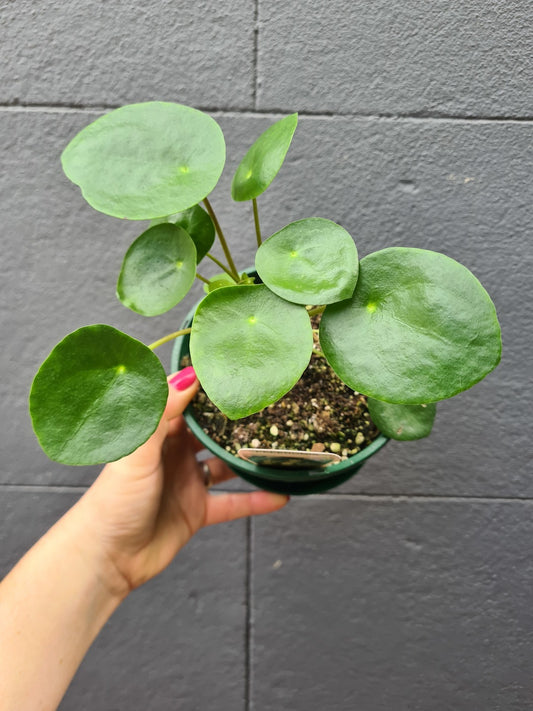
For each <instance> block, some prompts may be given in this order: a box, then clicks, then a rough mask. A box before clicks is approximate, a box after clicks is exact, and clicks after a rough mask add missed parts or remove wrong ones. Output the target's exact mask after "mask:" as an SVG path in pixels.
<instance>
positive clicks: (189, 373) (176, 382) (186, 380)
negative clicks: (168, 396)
mask: <svg viewBox="0 0 533 711" xmlns="http://www.w3.org/2000/svg"><path fill="white" fill-rule="evenodd" d="M196 379H197V378H196V373H195V372H194V368H193V367H192V365H189V366H188V368H184V369H183V370H180V372H179V373H176V375H175V376H174V377H173V378H171V379H170V380H169V381H168V382H169V383H170V384H171V385H172V387H173V388H176V390H180V391H181V390H187V388H190V387H191V385H192V384H193V383H195V382H196Z"/></svg>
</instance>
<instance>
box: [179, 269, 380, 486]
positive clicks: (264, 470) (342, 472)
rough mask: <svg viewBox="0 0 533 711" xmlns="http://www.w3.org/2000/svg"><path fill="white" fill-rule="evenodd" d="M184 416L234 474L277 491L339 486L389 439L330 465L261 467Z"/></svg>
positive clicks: (189, 414)
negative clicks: (245, 458)
mask: <svg viewBox="0 0 533 711" xmlns="http://www.w3.org/2000/svg"><path fill="white" fill-rule="evenodd" d="M247 272H249V273H253V270H251V269H250V270H247ZM195 310H196V306H195V307H194V308H193V309H192V310H191V311H190V312H189V313H188V314H187V316H186V318H185V320H184V322H183V324H182V326H181V327H182V328H188V327H189V326H190V325H191V323H192V320H193V316H194V312H195ZM189 340H190V339H189V335H185V336H182V337H180V338H178V339H176V342H175V344H174V348H173V350H172V357H171V369H172V372H175V371H177V370H179V369H180V363H181V360H182V358H183V357H184V356H188V355H189ZM184 417H185V420H186V422H187V425H188V427H189V429H190V430H191V432H192V433H193V434H194V435H195V437H196V438H197V439H198V440H199V441H200V442H201V443H202V444H203V445H204V447H205V448H206V449H208V450H209V451H210V452H212V453H213V454H214V455H215V456H217V457H219V458H220V459H222V461H224V462H225V463H226V464H227V465H228V466H229V467H230V469H232V470H233V471H234V472H235V473H236V474H237V475H238V476H240V477H241V478H242V479H244V480H245V481H247V482H249V483H250V484H253V485H254V486H257V487H259V488H261V489H265V490H266V491H274V492H277V493H280V494H290V495H305V494H316V493H318V492H321V491H327V490H328V489H332V488H334V487H336V486H339V485H340V484H343V483H344V482H345V481H348V479H350V478H351V477H352V476H354V475H355V474H357V472H358V471H359V470H360V469H361V467H362V466H363V464H364V463H365V461H366V460H367V459H368V458H369V457H371V456H372V455H373V454H375V453H376V452H378V451H379V450H380V449H381V448H382V447H383V446H384V445H385V444H387V442H388V441H389V440H388V437H385V435H382V434H380V435H379V436H378V437H377V438H376V439H375V440H374V441H373V442H372V443H371V444H370V445H368V446H367V447H365V448H364V449H362V450H361V451H360V452H357V454H354V455H353V456H351V457H349V458H348V459H346V460H344V461H342V462H339V463H338V464H330V465H329V466H327V467H325V468H324V469H288V468H281V467H271V466H268V467H265V466H259V465H257V464H252V463H251V462H246V461H245V460H244V459H241V458H240V457H236V456H235V455H234V454H231V453H230V452H228V451H226V450H225V449H224V448H223V447H221V446H220V445H219V444H217V443H216V442H214V441H213V440H212V439H211V437H209V435H207V434H206V433H205V432H204V430H203V429H202V427H201V426H200V425H199V424H198V422H197V421H196V419H195V417H194V412H193V409H192V407H191V406H189V407H188V408H187V409H186V411H185V413H184Z"/></svg>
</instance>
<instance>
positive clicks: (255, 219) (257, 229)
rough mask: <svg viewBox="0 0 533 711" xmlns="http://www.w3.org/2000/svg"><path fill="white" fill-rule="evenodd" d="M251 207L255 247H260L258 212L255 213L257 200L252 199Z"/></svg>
mask: <svg viewBox="0 0 533 711" xmlns="http://www.w3.org/2000/svg"><path fill="white" fill-rule="evenodd" d="M252 206H253V209H254V224H255V234H256V236H257V246H258V247H260V246H261V243H262V241H263V240H262V239H261V228H260V227H259V212H258V211H257V199H256V198H252Z"/></svg>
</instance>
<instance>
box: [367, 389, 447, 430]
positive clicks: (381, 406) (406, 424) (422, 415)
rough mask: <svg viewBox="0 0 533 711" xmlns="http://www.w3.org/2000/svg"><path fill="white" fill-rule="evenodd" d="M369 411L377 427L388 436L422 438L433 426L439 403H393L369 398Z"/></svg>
mask: <svg viewBox="0 0 533 711" xmlns="http://www.w3.org/2000/svg"><path fill="white" fill-rule="evenodd" d="M368 411H369V412H370V417H371V418H372V421H373V422H374V424H375V425H376V427H377V428H378V429H379V430H381V432H383V434H384V435H385V436H386V437H390V438H391V439H398V440H411V439H422V437H427V436H428V434H429V433H430V432H431V429H432V427H433V422H434V420H435V414H436V412H437V405H436V403H434V402H430V403H428V404H424V405H393V404H392V403H390V402H382V401H381V400H374V399H373V398H371V397H369V398H368Z"/></svg>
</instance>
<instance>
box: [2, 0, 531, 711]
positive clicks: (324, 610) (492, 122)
mask: <svg viewBox="0 0 533 711" xmlns="http://www.w3.org/2000/svg"><path fill="white" fill-rule="evenodd" d="M532 50H533V37H532V23H531V3H530V2H529V1H528V0H507V1H504V0H491V1H490V2H487V1H483V0H471V1H470V2H465V1H464V0H461V1H459V0H451V1H450V0H434V2H431V3H428V2H426V1H425V0H386V1H385V0H376V1H375V2H362V0H329V2H319V1H318V0H298V1H297V2H292V3H288V2H282V1H281V0H269V1H268V2H266V0H255V2H254V0H233V1H232V2H231V3H225V2H220V1H219V0H199V2H196V3H184V2H183V1H182V0H172V1H171V0H160V1H158V2H153V3H142V2H140V1H139V0H114V1H113V2H111V1H105V0H88V1H87V2H71V1H70V2H67V0H56V2H52V1H51V0H42V1H41V2H38V3H36V2H33V1H32V0H11V1H6V0H4V2H0V165H1V170H0V207H1V213H0V214H1V218H2V219H1V236H2V252H1V261H0V264H1V272H0V275H1V279H0V289H1V292H2V308H1V313H0V319H1V328H2V331H1V332H2V349H1V351H0V363H1V374H2V378H1V394H2V397H1V398H0V413H1V415H0V416H1V422H2V428H1V433H0V437H1V452H2V459H1V462H2V466H1V468H0V573H4V572H6V571H7V570H8V569H9V567H10V566H11V565H12V564H13V563H14V562H15V560H16V559H17V557H18V556H19V555H21V554H22V553H23V551H24V550H25V549H26V548H27V547H28V546H30V545H31V543H32V542H33V541H34V540H35V539H36V538H37V537H38V536H39V534H41V533H42V532H43V531H44V530H45V529H46V528H47V527H48V526H49V525H50V524H51V523H52V522H53V521H54V520H55V519H56V518H57V517H58V516H59V515H60V514H61V512H62V511H64V510H65V509H66V508H68V507H69V506H70V505H71V504H72V502H73V501H74V500H75V499H76V498H77V497H78V496H79V495H80V493H81V492H82V491H83V490H84V488H85V487H87V486H88V485H89V484H90V483H91V481H92V480H93V478H94V476H95V475H96V471H97V470H96V469H93V468H80V469H77V468H72V469H71V468H67V467H62V466H60V465H57V464H54V463H52V462H49V461H48V460H47V459H46V457H45V455H44V454H42V452H41V451H40V449H39V448H38V445H37V443H36V441H35V439H34V437H33V434H32V431H31V425H30V422H29V418H28V414H27V395H28V389H29V385H30V382H31V379H32V376H33V374H34V373H35V370H36V369H37V367H38V365H39V363H40V362H41V361H42V359H43V358H44V357H45V356H46V355H47V353H48V352H49V350H50V349H51V347H52V346H53V345H54V344H55V343H56V342H57V341H58V340H59V339H60V338H61V337H62V336H63V335H64V334H65V333H66V332H68V331H69V330H72V329H74V328H76V327H78V326H80V325H83V324H86V323H97V322H107V323H111V324H113V325H115V326H117V327H119V328H122V329H124V330H126V331H127V332H129V333H131V334H132V335H134V336H136V337H138V338H141V339H143V340H146V341H147V342H149V341H151V340H153V338H154V337H157V336H158V335H160V334H162V333H166V332H168V331H170V330H174V329H175V327H176V324H177V323H179V321H180V319H181V316H182V315H183V314H184V313H185V311H186V309H187V308H188V307H189V306H190V304H191V303H192V302H191V301H188V302H187V304H186V305H184V306H183V307H179V308H178V309H177V313H173V314H168V315H165V316H162V317H158V318H155V319H143V318H142V317H141V316H137V315H135V314H132V313H129V312H127V311H126V309H124V308H123V307H122V306H120V304H118V302H116V300H115V297H114V286H115V279H116V275H117V273H118V269H119V266H120V263H121V260H122V256H123V253H124V251H125V249H126V247H127V246H128V245H129V243H130V242H131V241H132V240H133V238H134V237H135V236H136V234H137V232H136V229H137V228H136V227H135V225H132V224H130V223H125V222H120V221H118V220H113V219H112V218H108V217H105V216H104V215H100V214H98V213H96V212H94V211H92V210H91V208H89V207H88V206H87V205H85V204H84V202H83V201H82V199H81V198H80V195H79V193H78V190H77V189H76V188H75V187H74V186H73V185H71V184H70V183H69V182H68V181H67V179H66V178H65V177H64V176H63V175H62V173H61V170H60V165H59V155H60V152H61V150H62V148H63V147H64V145H65V144H66V142H67V141H68V139H69V138H70V137H71V136H73V135H74V134H75V133H76V131H78V130H79V129H80V128H81V127H83V126H84V125H86V124H87V123H88V122H90V121H91V120H92V119H94V118H95V117H96V116H98V115H100V114H102V113H103V112H104V111H106V110H107V109H109V108H112V107H115V106H118V105H121V104H123V103H127V102H133V101H144V100H150V99H164V100H173V101H178V102H182V103H188V104H191V105H193V106H196V107H197V108H203V109H205V110H207V111H209V112H210V113H211V114H212V115H213V116H214V117H215V118H216V119H217V120H219V121H220V124H221V125H222V127H223V130H224V132H225V135H226V138H227V143H228V156H229V158H228V167H227V170H226V171H225V173H224V177H223V179H222V181H221V184H220V187H219V188H217V190H216V193H215V195H214V197H213V203H214V205H215V207H216V209H217V210H218V212H219V213H220V219H221V221H222V222H223V223H224V225H225V226H226V231H227V232H228V234H229V235H230V239H231V242H232V245H233V246H234V249H235V252H236V254H237V257H238V260H239V262H240V264H241V265H242V266H245V265H247V264H249V263H250V262H251V261H252V255H253V244H254V239H253V236H252V233H251V229H250V224H251V223H250V219H249V218H250V216H249V214H248V213H247V207H246V206H243V205H242V204H232V203H231V202H230V201H229V200H228V189H229V180H230V178H231V175H232V171H233V169H234V168H235V166H236V163H237V162H238V160H239V159H240V157H241V155H242V154H243V152H244V150H245V149H246V148H247V146H248V145H249V144H250V143H251V142H252V140H253V139H254V138H255V137H256V136H257V135H258V133H259V132H260V131H261V130H262V129H264V128H265V127H266V126H267V125H268V124H269V122H271V121H272V120H273V119H275V118H278V117H279V116H281V115H284V114H286V113H289V112H293V111H299V112H300V113H301V119H300V125H299V127H298V130H297V133H296V137H295V140H294V143H293V146H292V148H291V151H290V154H289V157H288V160H287V163H286V165H285V166H284V167H283V169H282V171H281V173H280V175H279V177H278V178H277V180H276V181H275V183H274V184H273V185H272V188H271V189H270V190H269V191H268V192H267V193H266V194H265V195H264V197H262V198H261V199H260V209H261V214H262V221H263V225H264V230H265V232H267V233H271V232H273V231H275V230H276V229H278V228H280V227H281V226H283V225H284V224H285V223H287V222H289V221H292V220H295V219H298V218H301V217H304V216H310V215H319V216H323V217H327V218H330V219H334V220H336V221H338V222H340V223H341V224H342V225H343V226H344V227H346V228H347V229H348V230H349V231H350V232H351V234H353V235H354V237H355V239H356V242H357V244H358V247H359V250H360V253H361V255H364V254H367V253H369V252H371V251H374V250H376V249H379V248H381V247H383V246H385V245H405V246H414V247H427V248H431V249H437V250H439V251H442V252H445V253H446V254H448V255H450V256H452V257H454V258H455V259H458V260H459V261H461V262H463V263H464V264H466V265H467V266H468V267H469V268H470V269H472V270H473V271H474V273H475V274H476V275H477V276H478V277H479V279H480V280H481V281H482V282H483V284H484V285H485V286H486V288H487V289H488V290H489V292H490V293H491V294H492V296H493V299H494V301H495V303H496V306H497V309H498V312H499V316H500V319H501V323H502V328H503V338H504V355H503V361H502V364H501V365H500V367H499V368H498V369H497V370H496V371H495V372H494V373H493V374H492V375H491V376H490V377H488V378H487V379H486V380H485V381H483V382H482V383H481V384H479V385H477V386H476V387H475V388H473V389H472V390H471V391H469V392H468V393H465V394H463V395H461V396H459V397H456V398H454V399H453V400H451V401H448V402H446V403H444V404H443V405H442V406H441V407H440V408H439V413H438V421H437V424H436V430H435V432H434V433H433V435H432V436H431V437H430V438H429V439H427V440H424V441H422V442H418V443H407V444H398V443H394V444H390V445H389V446H388V447H386V448H385V450H383V451H382V452H380V453H379V455H377V456H376V457H375V458H374V459H373V460H372V461H371V462H369V463H368V464H367V465H366V466H365V467H364V469H363V471H362V472H361V474H360V475H358V476H357V477H356V478H354V479H353V480H352V481H351V482H349V483H348V484H345V485H344V486H343V487H342V488H340V489H338V490H335V491H333V492H331V493H329V494H326V495H322V496H313V497H309V498H307V499H300V500H295V499H293V500H292V502H291V503H290V505H289V506H288V507H287V508H286V509H285V510H284V511H282V512H280V513H278V514H276V515H273V516H270V517H268V518H263V519H261V520H257V521H253V522H246V521H245V522H237V523H235V524H232V525H229V526H226V527H225V528H224V529H223V530H221V529H219V530H216V531H215V530H206V531H203V532H202V533H201V534H200V535H199V536H198V537H197V538H196V540H195V541H194V542H193V543H191V545H190V546H189V547H188V548H187V549H186V550H184V551H183V552H182V553H181V554H180V556H179V557H178V558H177V560H176V561H175V562H174V564H173V565H172V566H171V567H170V568H169V569H168V570H167V571H166V572H165V573H164V574H163V575H162V576H161V577H160V578H158V579H156V580H154V581H152V582H151V583H149V584H147V585H146V586H145V587H144V588H142V589H141V590H139V591H138V592H137V593H135V594H134V595H133V596H132V597H131V598H130V599H129V600H127V601H126V603H125V604H124V606H123V607H122V608H121V609H120V610H119V612H118V613H117V614H116V615H115V617H114V618H113V619H112V620H111V621H110V623H109V624H108V626H107V627H106V628H105V629H104V631H103V632H102V634H101V636H100V637H99V638H98V640H97V642H96V644H95V645H94V647H93V649H92V650H91V652H90V653H89V655H88V657H87V659H86V660H85V662H84V663H83V665H82V667H81V669H80V671H79V673H78V675H77V676H76V679H75V681H74V683H73V685H72V687H71V689H70V690H69V692H68V694H67V696H66V698H65V700H64V702H63V704H62V706H61V708H62V710H63V711H69V710H70V709H76V711H84V710H85V709H87V710H88V709H101V710H102V711H122V710H125V709H142V710H143V711H148V710H150V711H158V710H159V709H161V710H162V709H178V708H179V709H183V710H184V711H193V710H194V711H196V710H198V711H205V709H211V708H216V709H220V711H236V710H239V709H242V710H243V711H249V710H253V711H271V710H272V711H274V710H275V711H280V710H283V711H285V710H287V711H289V710H291V711H292V710H294V711H314V710H315V709H316V710H317V711H348V710H352V709H357V710H358V711H381V710H382V709H383V711H397V710H398V711H404V710H405V711H418V710H420V711H426V710H428V711H429V710H431V711H448V710H449V709H454V711H472V710H473V709H483V711H495V710H496V709H498V710H500V709H501V710H502V711H524V710H526V709H531V708H533V661H532V659H533V614H532V610H533V604H532V603H533V593H532V589H533V588H532V584H533V556H532V555H531V546H532V534H533V476H532V467H531V458H532V457H531V455H532V451H531V434H530V428H531V416H530V413H531V402H532V399H533V392H532V387H531V373H532V369H531V365H532V363H531V346H532V340H533V339H532V333H531V331H532V326H531V300H530V292H531V274H532V272H533V264H532V261H533V260H532V252H533V250H532V247H531V230H530V223H531V216H532V204H533V200H532V198H533V194H532V188H531V165H532V158H533V151H532V143H533V90H532V79H533V68H532ZM104 250H105V251H104ZM197 293H198V294H199V291H198V292H197ZM161 355H162V358H163V359H164V361H165V362H168V360H169V355H170V351H169V349H167V350H166V351H165V350H163V351H162V353H161ZM237 486H238V485H237ZM0 643H1V640H0Z"/></svg>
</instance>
